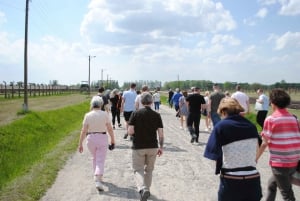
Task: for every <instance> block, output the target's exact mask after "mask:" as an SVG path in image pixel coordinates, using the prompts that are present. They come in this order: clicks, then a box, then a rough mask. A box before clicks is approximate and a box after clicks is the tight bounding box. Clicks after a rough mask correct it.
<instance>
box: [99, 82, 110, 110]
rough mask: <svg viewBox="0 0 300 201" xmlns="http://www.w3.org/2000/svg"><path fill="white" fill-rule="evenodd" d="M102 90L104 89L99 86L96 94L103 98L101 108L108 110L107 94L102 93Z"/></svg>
mask: <svg viewBox="0 0 300 201" xmlns="http://www.w3.org/2000/svg"><path fill="white" fill-rule="evenodd" d="M104 91H105V89H104V87H100V88H99V89H98V94H97V96H100V97H101V98H102V100H103V105H102V108H101V110H103V111H107V112H109V108H108V107H109V102H108V98H107V96H106V95H105V94H104Z"/></svg>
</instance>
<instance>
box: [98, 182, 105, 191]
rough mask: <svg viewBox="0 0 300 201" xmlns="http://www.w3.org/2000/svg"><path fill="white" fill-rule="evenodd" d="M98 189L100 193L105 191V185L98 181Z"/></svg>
mask: <svg viewBox="0 0 300 201" xmlns="http://www.w3.org/2000/svg"><path fill="white" fill-rule="evenodd" d="M96 188H97V190H98V191H103V190H104V188H103V184H102V183H101V181H96Z"/></svg>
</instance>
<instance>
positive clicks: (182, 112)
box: [179, 91, 189, 130]
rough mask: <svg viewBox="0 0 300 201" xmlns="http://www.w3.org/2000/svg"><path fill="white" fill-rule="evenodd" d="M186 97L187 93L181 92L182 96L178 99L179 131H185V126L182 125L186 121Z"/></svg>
mask: <svg viewBox="0 0 300 201" xmlns="http://www.w3.org/2000/svg"><path fill="white" fill-rule="evenodd" d="M187 96H188V93H187V91H183V92H182V96H181V97H180V98H179V115H180V127H179V128H180V129H184V130H186V127H187V124H186V123H185V124H184V123H183V122H184V121H186V120H187V116H188V113H189V112H188V108H187V103H186V98H187Z"/></svg>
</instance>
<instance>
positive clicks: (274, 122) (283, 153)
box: [261, 109, 300, 167]
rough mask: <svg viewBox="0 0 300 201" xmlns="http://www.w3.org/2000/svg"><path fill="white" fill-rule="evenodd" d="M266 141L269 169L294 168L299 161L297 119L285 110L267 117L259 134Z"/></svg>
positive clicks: (299, 132)
mask: <svg viewBox="0 0 300 201" xmlns="http://www.w3.org/2000/svg"><path fill="white" fill-rule="evenodd" d="M261 135H262V136H263V137H265V138H266V139H267V140H268V147H269V151H270V161H269V164H270V166H271V167H295V166H297V163H298V161H299V159H300V131H299V126H298V121H297V119H296V118H295V117H294V116H293V115H292V114H290V113H289V112H288V111H287V110H286V109H278V110H276V111H274V113H273V114H272V115H270V116H268V117H267V118H266V120H265V122H264V128H263V131H262V133H261Z"/></svg>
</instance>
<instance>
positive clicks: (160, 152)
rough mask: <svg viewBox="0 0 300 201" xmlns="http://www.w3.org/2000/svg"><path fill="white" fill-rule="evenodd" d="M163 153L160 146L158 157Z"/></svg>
mask: <svg viewBox="0 0 300 201" xmlns="http://www.w3.org/2000/svg"><path fill="white" fill-rule="evenodd" d="M162 154H163V150H162V148H158V150H157V155H158V157H160V156H161V155H162Z"/></svg>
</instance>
